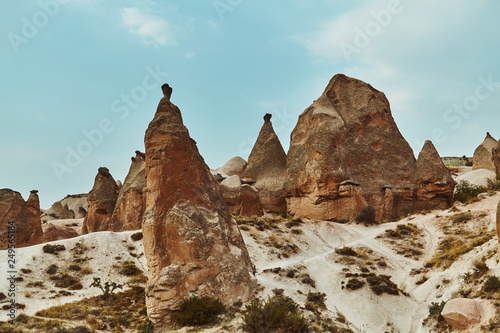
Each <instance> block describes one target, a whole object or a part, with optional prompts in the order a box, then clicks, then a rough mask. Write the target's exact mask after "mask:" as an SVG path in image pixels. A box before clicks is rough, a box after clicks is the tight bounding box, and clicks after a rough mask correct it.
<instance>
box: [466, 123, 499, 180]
mask: <svg viewBox="0 0 500 333" xmlns="http://www.w3.org/2000/svg"><path fill="white" fill-rule="evenodd" d="M496 145H497V140H495V139H494V138H493V137H492V136H491V135H490V133H489V132H488V133H486V138H485V139H484V141H483V143H481V144H480V145H479V147H477V148H476V150H475V151H474V157H473V160H472V169H473V170H477V169H487V170H491V171H494V172H496V167H495V164H494V162H493V149H494V148H495V147H496Z"/></svg>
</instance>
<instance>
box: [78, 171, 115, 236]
mask: <svg viewBox="0 0 500 333" xmlns="http://www.w3.org/2000/svg"><path fill="white" fill-rule="evenodd" d="M118 192H119V190H118V185H116V182H115V180H114V179H113V176H111V174H110V173H109V170H108V168H99V170H98V172H97V176H96V177H95V181H94V187H93V188H92V190H91V191H90V193H89V196H88V211H87V215H86V216H85V220H84V221H83V226H82V234H87V233H90V232H96V231H103V230H106V229H107V225H108V222H109V219H110V218H111V214H112V213H113V210H114V208H115V204H116V199H117V198H118Z"/></svg>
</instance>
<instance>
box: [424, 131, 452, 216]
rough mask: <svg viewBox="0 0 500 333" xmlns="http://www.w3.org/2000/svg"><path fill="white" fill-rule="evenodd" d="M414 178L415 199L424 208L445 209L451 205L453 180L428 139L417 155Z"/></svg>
mask: <svg viewBox="0 0 500 333" xmlns="http://www.w3.org/2000/svg"><path fill="white" fill-rule="evenodd" d="M415 180H416V185H417V200H418V201H419V202H423V203H424V204H425V206H426V208H432V209H445V208H447V207H449V206H450V205H451V203H452V200H453V190H454V188H455V181H454V180H453V178H452V177H451V174H450V171H449V170H448V168H447V167H446V166H445V165H444V164H443V162H442V160H441V157H440V156H439V153H438V152H437V150H436V148H435V147H434V145H433V144H432V142H431V141H429V140H427V141H425V144H424V147H423V148H422V151H421V152H420V154H419V155H418V160H417V170H416V179H415Z"/></svg>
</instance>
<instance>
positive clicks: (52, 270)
mask: <svg viewBox="0 0 500 333" xmlns="http://www.w3.org/2000/svg"><path fill="white" fill-rule="evenodd" d="M45 272H46V273H47V274H49V275H53V274H56V273H57V265H55V264H52V265H50V266H49V267H47V270H46V271H45Z"/></svg>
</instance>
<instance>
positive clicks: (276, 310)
mask: <svg viewBox="0 0 500 333" xmlns="http://www.w3.org/2000/svg"><path fill="white" fill-rule="evenodd" d="M243 330H245V331H246V332H250V333H271V332H272V333H276V332H277V333H305V332H309V326H308V323H307V319H306V318H304V317H303V316H302V314H300V312H299V306H298V305H297V303H295V302H294V301H293V300H292V299H291V298H289V297H286V296H283V295H274V296H273V297H270V298H268V299H267V300H266V301H262V300H261V299H259V298H254V299H252V300H251V301H250V303H249V304H247V305H246V308H245V310H244V311H243Z"/></svg>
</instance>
